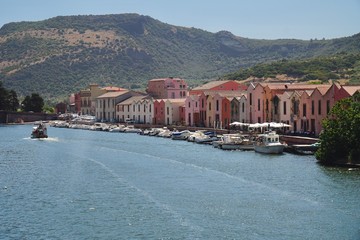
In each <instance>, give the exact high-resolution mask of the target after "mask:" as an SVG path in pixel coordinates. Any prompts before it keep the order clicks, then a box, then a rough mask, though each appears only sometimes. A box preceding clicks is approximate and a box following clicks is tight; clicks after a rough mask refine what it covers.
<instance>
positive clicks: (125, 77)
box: [0, 14, 360, 100]
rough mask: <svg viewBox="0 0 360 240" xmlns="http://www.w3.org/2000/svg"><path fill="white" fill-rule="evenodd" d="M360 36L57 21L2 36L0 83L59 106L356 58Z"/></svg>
mask: <svg viewBox="0 0 360 240" xmlns="http://www.w3.org/2000/svg"><path fill="white" fill-rule="evenodd" d="M359 50H360V34H357V35H354V36H351V37H345V38H339V39H332V40H311V41H302V40H255V39H247V38H242V37H237V36H234V35H233V34H231V33H230V32H225V31H222V32H218V33H210V32H207V31H203V30H200V29H195V28H185V27H179V26H173V25H169V24H165V23H162V22H160V21H158V20H155V19H153V18H151V17H148V16H142V15H138V14H119V15H101V16H92V15H90V16H68V17H55V18H51V19H48V20H44V21H38V22H19V23H9V24H6V25H4V26H3V27H2V28H1V29H0V80H1V81H2V82H3V83H4V86H5V87H6V88H8V89H14V90H15V91H16V92H17V93H18V94H19V95H20V96H25V95H29V94H31V93H33V92H37V93H40V94H41V95H42V96H43V97H44V98H45V99H52V100H57V99H59V98H63V97H66V96H67V95H68V94H70V93H72V92H75V91H78V90H80V89H83V88H85V87H86V86H87V85H88V84H89V83H99V84H100V85H103V86H105V85H117V86H121V87H125V88H131V89H141V88H142V89H143V88H145V86H146V83H147V81H148V80H149V79H152V78H159V77H169V76H173V77H181V78H184V79H186V80H189V81H190V82H192V83H193V84H196V83H197V82H199V81H201V80H211V79H217V78H219V77H220V76H223V75H224V74H227V73H229V72H234V71H236V70H238V69H239V68H247V67H250V66H254V65H255V64H259V63H266V62H273V61H278V60H281V59H286V60H291V59H306V58H311V57H317V56H323V55H331V54H335V53H338V52H344V53H350V52H352V53H358V52H359Z"/></svg>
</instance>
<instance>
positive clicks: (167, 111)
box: [166, 107, 170, 115]
mask: <svg viewBox="0 0 360 240" xmlns="http://www.w3.org/2000/svg"><path fill="white" fill-rule="evenodd" d="M169 112H170V111H169V107H167V108H166V114H167V115H169Z"/></svg>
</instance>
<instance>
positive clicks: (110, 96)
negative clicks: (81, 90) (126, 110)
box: [97, 91, 129, 98]
mask: <svg viewBox="0 0 360 240" xmlns="http://www.w3.org/2000/svg"><path fill="white" fill-rule="evenodd" d="M128 92H129V91H121V92H107V93H104V94H103V95H100V96H98V97H97V98H115V97H118V96H121V95H123V94H125V93H128Z"/></svg>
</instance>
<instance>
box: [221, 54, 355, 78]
mask: <svg viewBox="0 0 360 240" xmlns="http://www.w3.org/2000/svg"><path fill="white" fill-rule="evenodd" d="M277 74H286V75H287V76H289V77H293V78H300V80H303V81H308V80H321V81H323V82H325V81H328V80H337V79H340V78H348V79H352V81H353V82H355V79H359V78H360V54H336V55H333V56H322V57H316V58H312V59H308V60H292V61H288V60H285V59H283V60H281V61H277V62H273V63H267V64H258V65H255V66H254V67H250V68H246V69H241V70H239V71H237V72H235V73H231V74H227V75H225V76H224V78H225V79H234V80H243V79H247V78H249V77H258V78H261V77H265V78H267V77H274V76H276V75H277Z"/></svg>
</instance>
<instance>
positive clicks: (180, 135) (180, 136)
mask: <svg viewBox="0 0 360 240" xmlns="http://www.w3.org/2000/svg"><path fill="white" fill-rule="evenodd" d="M190 135H191V132H190V131H189V130H183V131H181V132H177V131H176V132H172V135H171V139H172V140H186V139H187V138H188V137H189V136H190Z"/></svg>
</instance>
